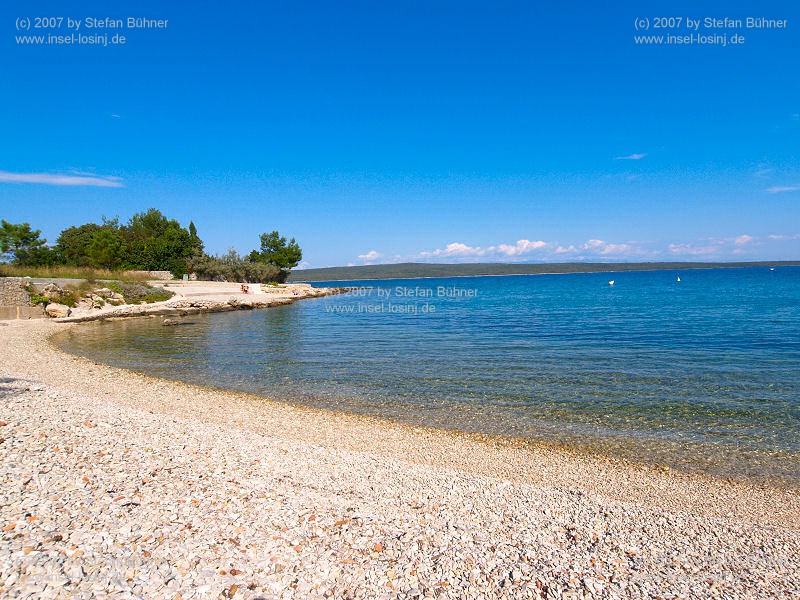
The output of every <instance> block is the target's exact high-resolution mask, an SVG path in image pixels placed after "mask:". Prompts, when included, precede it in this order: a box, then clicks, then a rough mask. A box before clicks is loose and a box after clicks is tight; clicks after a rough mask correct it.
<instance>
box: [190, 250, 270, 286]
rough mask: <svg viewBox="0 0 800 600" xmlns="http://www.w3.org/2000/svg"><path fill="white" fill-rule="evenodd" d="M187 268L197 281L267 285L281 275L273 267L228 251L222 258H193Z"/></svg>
mask: <svg viewBox="0 0 800 600" xmlns="http://www.w3.org/2000/svg"><path fill="white" fill-rule="evenodd" d="M188 267H189V270H190V271H191V272H193V273H194V274H195V275H197V278H198V279H202V280H204V281H242V282H247V283H268V282H270V281H275V280H276V279H277V278H278V277H280V274H281V270H280V269H279V268H278V267H276V266H275V265H271V264H266V263H262V262H254V261H251V260H248V259H246V258H242V257H241V256H239V254H238V253H237V252H236V251H235V250H229V251H228V253H227V254H225V255H223V256H208V255H207V254H202V255H200V256H195V257H193V258H192V259H190V260H189V261H188Z"/></svg>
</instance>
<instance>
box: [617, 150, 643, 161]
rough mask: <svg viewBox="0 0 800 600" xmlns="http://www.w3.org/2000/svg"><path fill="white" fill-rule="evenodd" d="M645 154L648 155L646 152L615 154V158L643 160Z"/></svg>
mask: <svg viewBox="0 0 800 600" xmlns="http://www.w3.org/2000/svg"><path fill="white" fill-rule="evenodd" d="M645 156H647V154H646V153H644V152H643V153H635V154H629V155H628V156H615V157H614V160H642V159H643V158H644V157H645Z"/></svg>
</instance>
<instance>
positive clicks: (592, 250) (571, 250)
mask: <svg viewBox="0 0 800 600" xmlns="http://www.w3.org/2000/svg"><path fill="white" fill-rule="evenodd" d="M779 240H800V234H797V235H778V234H773V235H770V236H763V237H757V236H753V235H749V234H746V233H743V234H741V235H738V236H730V237H725V238H705V239H699V240H691V241H680V242H678V241H676V242H654V241H646V240H626V241H607V240H603V239H600V238H599V237H598V238H591V239H589V240H586V241H585V242H575V243H571V244H561V243H559V242H557V241H545V240H537V241H531V240H526V239H523V240H518V241H517V242H516V243H514V244H511V243H502V244H495V245H491V246H471V245H469V244H465V243H463V242H452V243H450V244H447V245H446V246H444V247H443V248H438V249H436V250H431V251H426V252H420V253H418V254H415V255H411V256H402V257H401V256H395V257H394V260H393V262H404V261H407V260H422V261H435V260H442V261H443V260H449V261H452V262H509V261H510V262H547V261H559V262H560V261H592V260H594V261H612V262H613V261H637V260H664V259H669V258H674V257H687V258H697V259H708V260H712V259H713V260H725V259H726V258H732V257H740V256H752V257H755V256H756V254H754V253H757V252H759V251H761V250H763V249H764V248H767V249H769V248H770V244H773V245H774V244H775V243H776V242H778V241H779Z"/></svg>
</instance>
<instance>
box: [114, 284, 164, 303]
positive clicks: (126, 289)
mask: <svg viewBox="0 0 800 600" xmlns="http://www.w3.org/2000/svg"><path fill="white" fill-rule="evenodd" d="M108 288H109V289H111V290H113V291H115V292H117V293H119V294H122V295H123V296H125V302H126V303H128V304H149V303H151V302H163V301H164V300H169V299H170V298H172V297H173V296H174V295H175V292H172V291H170V290H167V289H164V288H160V287H153V286H150V285H145V284H143V283H120V284H119V289H120V290H121V291H117V290H116V289H114V288H112V287H111V286H110V285H109V286H108Z"/></svg>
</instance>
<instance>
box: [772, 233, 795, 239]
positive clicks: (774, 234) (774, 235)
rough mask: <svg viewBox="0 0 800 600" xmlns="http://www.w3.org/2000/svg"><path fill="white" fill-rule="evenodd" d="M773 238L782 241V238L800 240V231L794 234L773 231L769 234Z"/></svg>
mask: <svg viewBox="0 0 800 600" xmlns="http://www.w3.org/2000/svg"><path fill="white" fill-rule="evenodd" d="M767 237H768V238H769V239H771V240H775V241H782V240H800V233H795V234H794V235H783V234H776V233H773V234H772V235H768V236H767Z"/></svg>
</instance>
